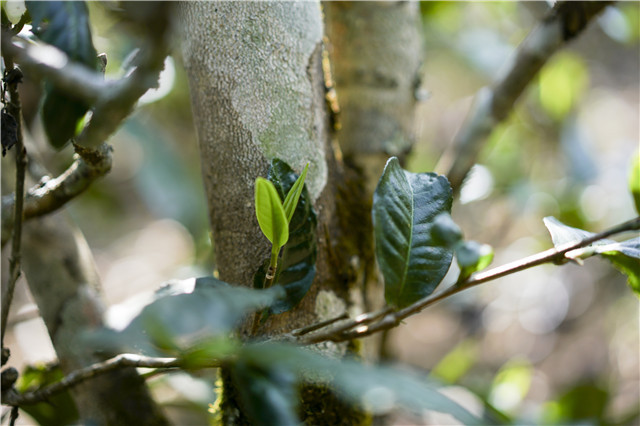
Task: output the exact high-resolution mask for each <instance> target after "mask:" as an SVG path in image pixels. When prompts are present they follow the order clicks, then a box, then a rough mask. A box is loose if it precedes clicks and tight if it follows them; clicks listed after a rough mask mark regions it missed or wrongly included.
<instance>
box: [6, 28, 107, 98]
mask: <svg viewBox="0 0 640 426" xmlns="http://www.w3.org/2000/svg"><path fill="white" fill-rule="evenodd" d="M12 38H13V37H11V35H10V34H2V54H3V55H6V54H8V55H11V56H12V57H13V58H14V60H15V62H16V63H18V64H20V68H21V69H22V70H23V72H24V73H27V74H29V76H32V77H33V78H34V79H41V80H45V79H46V80H47V81H49V82H51V83H52V84H53V85H54V86H55V87H57V88H59V89H61V90H63V91H64V92H65V93H67V94H69V95H71V96H73V97H76V98H78V99H81V100H84V101H86V102H87V103H89V104H94V103H95V102H97V101H98V100H99V99H100V98H101V97H103V96H104V94H105V93H107V92H109V91H112V90H113V89H114V88H115V87H116V86H117V85H118V84H119V83H118V82H116V81H110V82H109V81H104V78H102V76H101V75H100V74H99V73H97V72H94V71H91V70H90V69H89V68H87V67H85V66H83V65H80V64H78V63H75V62H72V61H70V60H69V58H68V57H67V55H66V54H65V53H64V52H63V51H62V50H60V49H58V48H56V47H54V46H50V45H41V44H32V43H27V42H24V41H23V42H19V43H15V42H13V41H12Z"/></svg>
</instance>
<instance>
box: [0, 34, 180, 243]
mask: <svg viewBox="0 0 640 426" xmlns="http://www.w3.org/2000/svg"><path fill="white" fill-rule="evenodd" d="M2 52H3V54H9V55H13V56H15V58H16V62H17V63H19V64H20V67H21V68H22V69H23V70H24V71H25V72H28V73H29V74H30V75H33V76H36V77H40V78H43V79H47V81H50V82H51V83H52V84H54V85H55V86H56V87H58V88H60V89H62V90H64V91H65V92H66V93H68V94H70V95H72V96H76V97H78V98H81V99H83V100H85V101H87V102H89V103H91V104H93V105H94V109H93V113H92V115H91V119H90V120H89V122H88V124H87V125H86V126H85V128H84V129H83V131H82V132H81V133H80V135H79V136H78V137H77V138H76V140H75V141H74V143H75V148H76V152H77V153H78V157H77V158H76V160H75V162H74V163H73V164H72V165H71V166H70V167H69V168H68V169H67V170H66V171H65V172H64V173H63V174H61V175H60V176H59V177H57V178H55V179H51V180H48V181H46V182H44V183H42V184H40V185H38V186H36V187H34V188H31V189H30V190H29V191H28V193H27V196H26V200H25V212H24V217H25V219H29V218H32V217H37V216H41V215H44V214H47V213H50V212H52V211H55V210H57V209H58V208H60V207H62V206H63V205H64V204H65V203H66V202H68V201H69V200H71V199H73V198H74V197H76V196H77V195H79V194H80V193H82V192H83V191H84V190H85V189H87V188H88V187H89V185H90V184H91V183H92V182H93V181H94V180H95V179H97V178H99V177H101V176H104V175H105V174H106V173H108V172H109V170H110V169H111V148H110V147H109V146H108V145H106V143H105V141H106V140H107V139H108V138H109V136H111V135H112V134H113V133H114V132H115V131H116V130H117V128H118V127H119V126H120V124H121V123H122V121H123V120H124V119H125V118H126V117H127V116H128V115H129V114H130V113H131V112H132V110H133V108H134V106H135V104H136V102H137V101H138V99H139V98H140V97H141V96H142V95H143V94H144V93H145V92H146V91H147V90H149V89H151V88H154V87H157V85H158V77H159V75H160V71H161V70H162V69H163V67H164V59H165V57H166V56H167V54H168V46H167V43H166V42H165V37H158V38H155V37H150V38H149V46H148V48H147V49H146V50H145V51H143V52H142V53H141V54H140V55H139V58H138V66H137V67H136V68H134V69H133V70H132V71H131V72H130V73H129V74H128V75H127V76H126V77H124V78H122V79H120V80H117V81H112V82H105V81H104V79H103V77H102V76H101V74H100V73H98V72H93V71H91V70H89V69H88V68H86V67H84V66H81V65H77V64H74V63H73V62H71V61H70V60H69V58H68V57H67V56H66V54H65V53H64V52H62V51H61V50H59V49H57V48H55V47H53V46H42V45H31V44H26V43H14V42H12V41H11V37H3V38H2ZM15 198H16V197H15V194H9V195H6V196H4V197H2V244H4V243H5V242H6V241H7V240H8V237H9V236H10V235H11V231H12V228H13V226H14V223H15V221H12V219H11V216H10V215H7V214H6V213H7V212H9V211H11V210H12V209H13V206H14V204H15Z"/></svg>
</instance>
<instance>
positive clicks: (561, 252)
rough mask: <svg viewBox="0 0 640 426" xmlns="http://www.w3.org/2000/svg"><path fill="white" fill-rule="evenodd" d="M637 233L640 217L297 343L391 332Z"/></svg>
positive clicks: (639, 228) (338, 340)
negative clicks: (475, 291) (483, 290)
mask: <svg viewBox="0 0 640 426" xmlns="http://www.w3.org/2000/svg"><path fill="white" fill-rule="evenodd" d="M637 230H640V217H637V218H635V219H632V220H630V221H628V222H625V223H622V224H620V225H617V226H614V227H613V228H610V229H608V230H606V231H603V232H601V233H599V234H595V235H593V236H591V237H588V238H584V239H582V240H580V241H577V242H574V243H568V244H564V245H562V246H559V247H555V248H551V249H549V250H545V251H543V252H540V253H537V254H534V255H532V256H529V257H526V258H524V259H520V260H516V261H514V262H511V263H508V264H506V265H503V266H498V267H496V268H493V269H489V270H487V271H484V272H479V273H477V274H474V275H472V276H471V277H470V278H468V279H467V280H466V281H463V282H461V283H460V284H457V285H454V286H451V287H449V288H447V289H446V290H444V291H442V292H440V293H438V294H436V295H431V296H427V297H425V298H423V299H421V300H418V301H417V302H415V303H413V304H411V305H409V306H407V307H406V308H403V309H400V310H398V311H395V312H392V313H389V314H387V315H385V316H384V317H382V319H381V320H380V321H378V322H376V323H375V324H372V325H366V324H362V322H358V321H356V320H353V321H351V322H349V323H347V324H343V325H341V326H340V327H339V328H337V329H330V330H326V331H324V332H322V333H318V334H313V335H310V336H308V337H305V338H302V339H299V340H298V342H299V343H302V344H314V343H320V342H323V341H327V340H329V341H333V342H342V341H345V340H352V339H359V338H362V337H365V336H369V335H371V334H374V333H377V332H379V331H383V330H388V329H391V328H393V327H396V326H397V325H398V324H400V322H401V321H402V320H403V319H405V318H407V317H409V316H411V315H414V314H417V313H419V312H421V311H422V310H423V309H425V308H426V307H428V306H430V305H433V304H435V303H437V302H439V301H441V300H443V299H446V298H447V297H449V296H452V295H454V294H457V293H459V292H461V291H463V290H466V289H468V288H471V287H475V286H477V285H479V284H482V283H485V282H487V281H492V280H495V279H498V278H500V277H504V276H505V275H510V274H513V273H516V272H519V271H523V270H525V269H529V268H532V267H534V266H538V265H542V264H544V263H555V264H558V265H560V264H563V263H566V262H567V261H569V260H570V259H568V258H567V257H566V254H567V253H569V252H570V251H572V250H575V249H579V248H582V247H586V246H588V245H590V244H592V243H594V242H595V241H599V240H602V239H604V238H607V237H610V236H612V235H616V234H620V233H623V232H629V231H637Z"/></svg>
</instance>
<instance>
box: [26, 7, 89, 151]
mask: <svg viewBox="0 0 640 426" xmlns="http://www.w3.org/2000/svg"><path fill="white" fill-rule="evenodd" d="M26 7H27V10H28V11H29V14H30V15H31V18H32V23H33V33H34V34H35V35H36V36H37V37H38V38H39V39H40V40H42V41H44V42H46V43H48V44H51V45H53V46H55V47H57V48H58V49H60V50H62V51H64V52H65V53H66V54H67V56H68V57H69V59H71V60H72V61H75V62H78V63H81V64H83V65H86V66H87V67H89V68H91V69H93V70H95V69H96V68H97V64H98V57H97V53H96V49H95V48H94V47H93V42H92V39H91V29H90V26H89V13H88V10H87V6H86V4H85V3H84V2H82V1H27V2H26ZM89 108H90V105H88V104H86V103H85V102H84V101H82V100H79V99H76V98H73V97H71V96H69V94H68V93H66V92H64V91H60V90H57V89H56V88H55V87H53V86H51V85H50V84H46V85H45V94H44V101H43V103H42V122H43V125H44V130H45V133H46V134H47V137H48V139H49V142H50V143H51V145H52V146H53V147H55V148H58V149H60V148H62V147H64V146H65V144H66V143H67V142H68V141H69V139H71V138H72V137H73V136H75V134H76V130H77V127H78V123H79V122H80V120H81V119H82V118H83V117H84V115H85V114H86V112H87V111H88V110H89Z"/></svg>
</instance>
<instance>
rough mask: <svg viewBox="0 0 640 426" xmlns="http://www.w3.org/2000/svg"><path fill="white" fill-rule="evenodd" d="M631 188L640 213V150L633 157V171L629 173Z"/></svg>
mask: <svg viewBox="0 0 640 426" xmlns="http://www.w3.org/2000/svg"><path fill="white" fill-rule="evenodd" d="M629 189H630V190H631V195H632V196H633V202H634V204H635V206H636V212H637V213H638V214H640V151H639V152H637V153H636V155H634V157H633V164H632V165H631V173H630V174H629Z"/></svg>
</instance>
